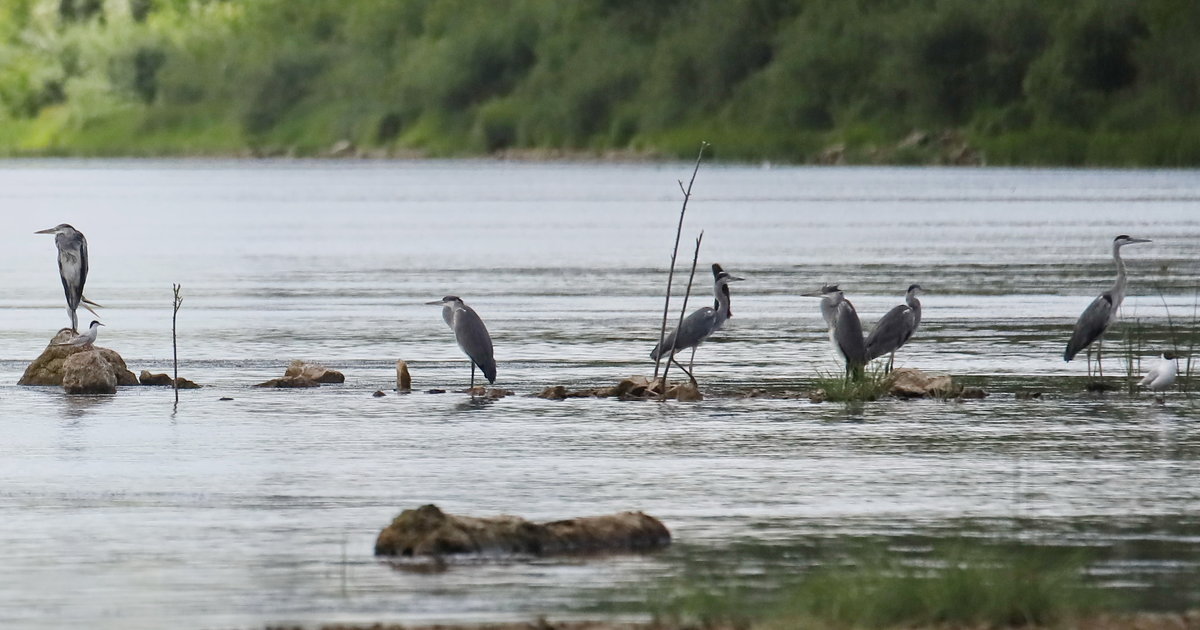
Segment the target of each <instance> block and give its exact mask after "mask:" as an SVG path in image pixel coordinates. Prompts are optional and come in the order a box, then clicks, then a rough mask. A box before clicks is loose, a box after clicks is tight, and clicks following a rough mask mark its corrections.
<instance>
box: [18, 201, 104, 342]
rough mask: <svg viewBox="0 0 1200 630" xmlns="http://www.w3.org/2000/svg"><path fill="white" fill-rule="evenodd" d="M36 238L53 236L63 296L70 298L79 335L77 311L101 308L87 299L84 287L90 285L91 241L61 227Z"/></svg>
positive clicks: (79, 233) (68, 310) (56, 227)
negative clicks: (89, 248)
mask: <svg viewBox="0 0 1200 630" xmlns="http://www.w3.org/2000/svg"><path fill="white" fill-rule="evenodd" d="M34 234H53V235H54V245H55V246H56V247H58V275H59V277H60V278H61V279H62V285H63V293H66V295H67V314H69V315H70V316H71V330H73V331H75V332H78V331H79V316H78V315H76V314H75V311H76V310H77V309H78V308H79V305H80V304H83V307H84V308H86V309H87V310H89V311H91V313H92V314H93V315H95V314H96V311H93V310H92V308H91V307H93V306H97V307H98V306H100V305H99V304H96V303H95V302H93V301H91V300H89V299H87V298H85V297H83V284H84V283H85V282H87V275H88V250H87V239H86V238H84V237H83V232H80V231H79V230H76V229H75V228H73V227H71V226H70V225H67V224H66V223H61V224H59V225H56V226H54V227H52V228H47V229H45V230H38V231H37V232H34Z"/></svg>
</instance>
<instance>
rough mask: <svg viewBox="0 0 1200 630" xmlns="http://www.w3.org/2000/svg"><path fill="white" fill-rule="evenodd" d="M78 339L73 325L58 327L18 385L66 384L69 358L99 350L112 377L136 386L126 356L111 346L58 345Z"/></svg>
mask: <svg viewBox="0 0 1200 630" xmlns="http://www.w3.org/2000/svg"><path fill="white" fill-rule="evenodd" d="M74 338H75V333H74V332H72V331H71V329H70V328H63V329H62V330H59V331H58V333H57V334H55V335H54V338H52V339H51V340H50V344H49V345H47V346H46V349H45V350H43V351H42V353H41V354H40V355H38V358H36V359H34V360H33V362H32V363H30V364H29V366H28V367H26V368H25V373H24V374H22V375H21V380H19V381H17V384H18V385H44V386H51V385H52V386H55V387H57V386H60V385H62V384H63V364H64V363H65V362H66V360H67V358H69V357H71V356H73V355H76V354H80V353H84V352H96V353H99V355H100V356H101V357H102V358H103V359H104V361H105V363H107V364H108V366H109V369H110V370H111V371H112V376H113V378H114V379H115V380H116V383H117V385H137V384H138V380H137V377H136V376H134V375H133V372H130V371H129V368H127V367H126V366H125V359H122V358H121V355H119V354H117V353H116V351H114V350H109V349H108V348H100V347H91V348H86V347H83V346H60V345H56V344H60V343H66V342H68V341H70V340H72V339H74Z"/></svg>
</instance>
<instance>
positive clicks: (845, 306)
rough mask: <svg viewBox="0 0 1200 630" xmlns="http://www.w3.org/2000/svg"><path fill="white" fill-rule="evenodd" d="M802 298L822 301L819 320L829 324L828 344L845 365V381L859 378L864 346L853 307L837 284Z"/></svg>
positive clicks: (865, 357)
mask: <svg viewBox="0 0 1200 630" xmlns="http://www.w3.org/2000/svg"><path fill="white" fill-rule="evenodd" d="M803 295H804V296H805V297H819V298H821V317H823V318H825V323H826V324H828V325H829V341H830V342H832V343H833V349H834V350H836V351H837V353H838V355H839V356H841V357H842V359H843V360H844V361H845V362H846V378H848V379H853V380H858V379H860V378H862V376H863V367H864V366H865V365H866V364H867V347H866V344H865V343H864V341H863V332H862V323H861V322H860V321H859V320H858V311H856V310H854V305H853V304H851V303H850V300H847V299H846V296H845V294H843V293H842V291H841V289H839V288H838V287H837V285H836V284H827V285H825V286H823V287H821V289H820V290H818V291H813V292H812V293H805V294H803Z"/></svg>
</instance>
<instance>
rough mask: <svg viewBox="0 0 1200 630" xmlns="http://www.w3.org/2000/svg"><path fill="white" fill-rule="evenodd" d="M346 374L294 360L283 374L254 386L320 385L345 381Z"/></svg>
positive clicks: (292, 386)
mask: <svg viewBox="0 0 1200 630" xmlns="http://www.w3.org/2000/svg"><path fill="white" fill-rule="evenodd" d="M345 382H346V376H345V375H344V374H342V373H341V372H339V371H337V370H331V369H329V368H327V367H325V366H323V365H318V364H316V363H305V362H304V361H300V360H295V361H292V362H291V364H289V365H288V366H287V370H284V372H283V376H282V377H280V378H273V379H271V380H269V381H266V382H265V383H259V384H257V385H255V387H278V388H283V389H289V388H298V387H320V386H321V385H322V384H323V383H345Z"/></svg>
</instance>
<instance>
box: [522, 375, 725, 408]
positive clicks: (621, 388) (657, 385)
mask: <svg viewBox="0 0 1200 630" xmlns="http://www.w3.org/2000/svg"><path fill="white" fill-rule="evenodd" d="M662 387H663V380H662V379H661V378H660V379H656V380H651V379H649V378H647V377H645V376H630V377H629V378H625V379H621V381H620V382H618V383H617V384H616V385H614V386H612V387H595V388H591V389H577V390H568V389H567V388H566V387H564V386H562V385H555V386H552V387H547V388H546V389H544V390H542V392H541V393H540V394H538V395H537V397H538V398H547V399H550V400H563V399H566V398H618V399H620V400H646V399H652V398H661V397H662ZM666 397H667V398H669V399H671V400H679V401H681V402H691V401H695V400H703V399H704V395H703V394H701V393H700V390H699V389H697V388H696V386H695V385H693V384H692V383H680V384H678V385H668V386H667V396H666Z"/></svg>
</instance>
